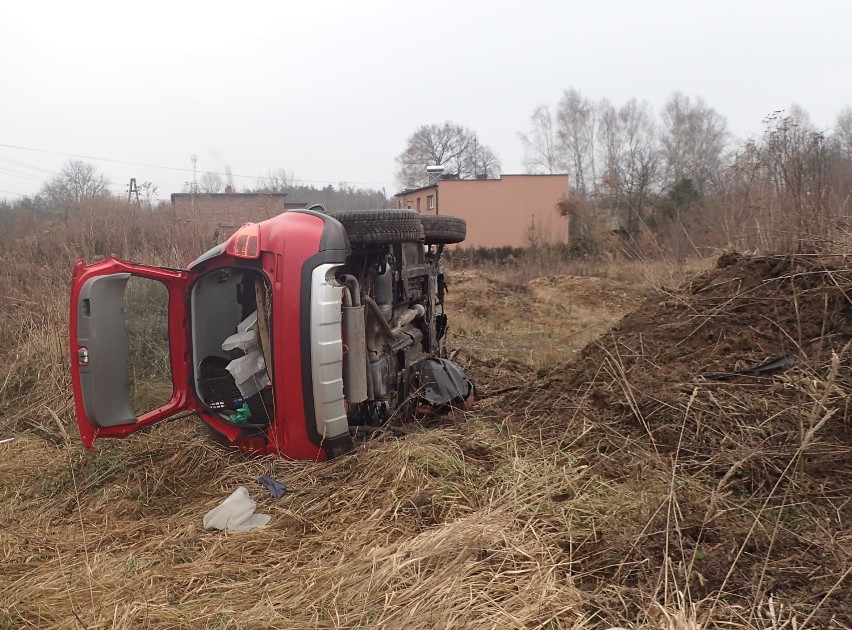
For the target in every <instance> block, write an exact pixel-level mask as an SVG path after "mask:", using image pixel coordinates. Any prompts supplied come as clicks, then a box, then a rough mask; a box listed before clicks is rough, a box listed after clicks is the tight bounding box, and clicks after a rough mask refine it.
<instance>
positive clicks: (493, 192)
mask: <svg viewBox="0 0 852 630" xmlns="http://www.w3.org/2000/svg"><path fill="white" fill-rule="evenodd" d="M567 198H568V175H502V176H501V177H500V178H499V179H439V180H438V181H437V182H435V183H434V184H431V185H429V186H423V187H422V188H415V189H413V190H406V191H403V192H401V193H399V194H397V195H396V200H397V208H410V209H412V210H417V211H418V212H421V213H423V214H447V215H452V216H456V217H461V218H463V219H465V220H466V221H467V240H465V242H464V245H463V246H464V247H502V246H506V245H508V246H512V247H525V246H528V245H530V244H531V243H532V242H533V241H535V242H538V243H559V242H566V241H568V217H565V216H562V215H561V214H560V213H559V211H558V210H557V208H556V204H557V203H559V201H560V200H562V199H567Z"/></svg>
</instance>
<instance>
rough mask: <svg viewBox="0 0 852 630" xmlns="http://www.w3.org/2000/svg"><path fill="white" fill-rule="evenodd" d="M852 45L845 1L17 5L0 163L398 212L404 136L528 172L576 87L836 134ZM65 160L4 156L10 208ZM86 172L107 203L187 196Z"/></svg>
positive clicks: (318, 0) (2, 47)
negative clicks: (528, 147)
mask: <svg viewBox="0 0 852 630" xmlns="http://www.w3.org/2000/svg"><path fill="white" fill-rule="evenodd" d="M850 28H852V2H848V0H843V1H841V0H837V1H832V2H828V1H822V2H820V1H815V2H810V3H807V4H806V3H804V2H790V1H784V0H773V1H762V0H761V1H747V0H740V1H728V0H724V1H715V2H688V1H687V0H680V1H657V0H646V1H643V2H638V1H637V2H627V1H598V2H592V1H588V2H578V1H567V0H563V1H562V2H558V1H536V0H528V1H527V2H521V1H519V0H512V1H507V0H490V1H487V2H486V1H476V2H463V1H462V0H456V1H455V2H452V1H447V0H431V1H429V2H417V3H411V2H402V1H400V0H396V1H393V0H359V1H357V2H344V1H341V0H313V1H311V2H291V1H285V0H282V1H279V2H254V1H242V2H213V1H207V2H184V1H182V0H173V1H172V2H158V1H149V2H143V3H129V2H120V1H116V0H111V1H108V2H88V1H86V0H81V1H80V2H74V3H69V2H36V1H33V2H23V1H14V2H13V1H7V2H3V3H2V5H0V121H2V123H0V144H2V145H15V146H19V147H28V148H34V149H42V150H47V151H56V152H63V153H72V154H80V155H86V156H93V157H100V158H110V159H113V160H124V161H128V162H138V163H144V164H152V165H160V166H167V167H176V168H185V169H191V167H192V164H191V162H190V156H191V155H192V154H197V155H198V169H199V173H201V172H203V171H206V170H214V171H222V170H223V169H224V167H225V165H226V164H227V165H230V167H231V169H232V170H233V172H234V173H235V174H238V175H252V176H260V175H264V174H265V173H266V172H268V171H269V169H272V168H279V167H283V168H285V169H286V170H288V171H291V172H293V173H294V174H295V176H296V177H297V178H298V179H301V180H304V181H305V182H306V183H313V184H315V185H317V186H323V185H325V184H326V183H332V184H335V185H336V184H338V183H339V182H348V183H350V184H356V185H358V186H364V187H372V188H382V187H385V188H386V190H387V191H388V193H390V192H393V191H395V190H396V186H395V183H394V170H395V164H394V157H395V156H396V155H397V154H399V153H400V152H401V151H402V150H403V148H404V146H405V141H406V139H407V138H408V136H409V135H410V134H411V133H412V132H413V131H414V129H415V128H416V127H417V126H418V125H421V124H427V123H441V122H444V121H445V120H452V121H453V122H455V123H458V124H461V125H464V126H466V127H470V128H471V129H473V130H475V131H477V132H478V135H479V138H480V141H481V142H483V143H485V144H487V145H489V146H491V147H492V149H494V150H495V151H496V152H497V154H498V155H499V157H500V158H501V160H502V162H503V171H504V172H509V173H511V172H521V171H522V167H521V160H522V157H523V156H522V153H523V151H522V147H521V144H520V142H519V141H518V138H517V132H519V131H527V130H528V122H529V116H530V114H531V113H532V111H533V109H534V108H535V107H536V106H537V105H539V104H549V105H554V104H555V103H556V102H557V101H558V100H559V97H560V95H561V94H562V92H563V90H565V89H567V88H569V87H575V88H577V89H578V90H580V91H581V92H582V93H583V94H584V95H585V96H587V97H590V98H593V99H599V98H603V97H606V98H609V99H610V100H611V101H612V102H613V103H615V104H616V105H618V104H621V103H623V102H624V101H625V100H627V99H629V98H631V97H635V98H637V99H639V100H647V101H649V102H650V103H651V105H652V106H653V107H654V108H655V109H659V107H660V106H661V105H662V103H663V102H664V101H665V99H666V98H667V97H668V96H669V95H670V94H671V93H672V92H673V91H675V90H679V91H681V92H683V93H684V94H686V95H689V96H693V97H694V96H700V97H702V98H704V100H705V101H706V103H707V104H708V105H710V106H712V107H714V108H715V109H716V110H717V111H718V112H719V113H721V114H722V115H724V116H725V117H726V118H727V119H728V123H729V126H730V129H731V131H732V132H733V133H734V134H735V135H737V136H739V137H745V136H747V135H756V134H758V133H759V132H760V130H761V120H762V118H763V117H764V116H765V115H766V114H767V113H769V112H771V111H772V110H776V109H783V108H787V107H788V106H789V105H790V104H791V103H794V102H795V103H798V104H799V105H801V106H802V107H803V108H804V109H805V110H806V111H808V112H809V113H810V114H811V118H812V120H813V122H814V123H815V124H817V125H818V126H820V127H822V128H826V129H827V128H830V126H831V125H832V124H833V123H834V118H835V116H836V114H837V113H838V112H839V111H840V110H841V109H842V108H843V107H845V106H848V105H852V83H850V80H849V73H850V70H852V45H850V42H849V30H850ZM67 159H68V158H67V157H64V156H60V155H54V154H51V153H40V152H34V151H24V150H18V149H11V148H7V147H4V146H0V197H10V196H12V195H10V194H9V193H23V194H32V193H34V192H36V191H37V190H38V189H39V188H40V186H41V185H42V183H43V180H45V179H47V178H49V177H50V173H51V172H55V171H56V170H58V169H59V168H60V167H61V165H62V164H63V163H64V162H65V161H66V160H67ZM91 161H92V163H93V164H94V165H95V166H96V167H97V168H98V169H99V170H100V171H101V172H103V173H104V174H105V175H107V176H108V177H109V178H110V179H111V180H112V182H113V190H114V192H121V191H123V190H124V189H125V186H126V184H127V181H128V180H129V179H130V177H136V179H137V181H140V182H141V181H145V180H150V181H153V182H154V183H155V184H156V185H158V186H159V190H160V196H161V197H163V198H167V196H168V194H169V193H171V192H176V191H179V190H180V189H181V188H182V185H183V183H184V182H185V181H187V180H189V179H191V178H192V174H191V172H180V171H175V170H168V169H156V168H148V167H144V166H131V165H124V164H116V163H111V162H104V161H97V160H91ZM252 184H253V180H251V179H246V178H240V177H237V178H236V185H237V187H238V188H242V187H245V186H250V185H252Z"/></svg>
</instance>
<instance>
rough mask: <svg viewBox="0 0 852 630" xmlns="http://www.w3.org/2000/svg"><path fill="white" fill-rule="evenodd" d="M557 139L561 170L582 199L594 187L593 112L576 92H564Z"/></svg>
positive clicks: (593, 109) (573, 90)
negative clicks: (564, 170)
mask: <svg viewBox="0 0 852 630" xmlns="http://www.w3.org/2000/svg"><path fill="white" fill-rule="evenodd" d="M556 124H557V138H558V142H559V145H558V146H559V153H560V156H561V161H562V164H563V166H567V170H568V174H569V176H570V178H571V183H572V185H573V187H574V190H575V191H576V192H577V194H579V195H580V196H583V197H585V196H586V195H587V193H588V192H589V189H590V188H589V187H590V186H593V185H594V183H595V176H596V169H595V133H596V108H595V105H594V104H593V103H592V102H591V101H590V100H589V99H587V98H585V97H584V96H583V95H582V94H580V92H579V91H578V90H575V89H574V88H571V89H570V90H566V92H565V93H564V94H563V95H562V98H561V99H560V101H559V108H558V110H557V113H556Z"/></svg>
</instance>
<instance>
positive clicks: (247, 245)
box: [225, 223, 260, 258]
mask: <svg viewBox="0 0 852 630" xmlns="http://www.w3.org/2000/svg"><path fill="white" fill-rule="evenodd" d="M225 253H226V254H230V255H231V256H236V257H237V258H257V257H258V256H260V227H258V225H257V223H246V224H245V225H244V226H243V227H241V228H240V229H239V230H237V231H236V233H235V234H234V235H233V236H232V237H231V238H229V239H228V242H227V244H226V245H225Z"/></svg>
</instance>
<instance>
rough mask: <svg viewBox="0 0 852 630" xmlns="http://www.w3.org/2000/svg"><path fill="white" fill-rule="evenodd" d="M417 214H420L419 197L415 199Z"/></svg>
mask: <svg viewBox="0 0 852 630" xmlns="http://www.w3.org/2000/svg"><path fill="white" fill-rule="evenodd" d="M417 212H420V197H418V198H417Z"/></svg>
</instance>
